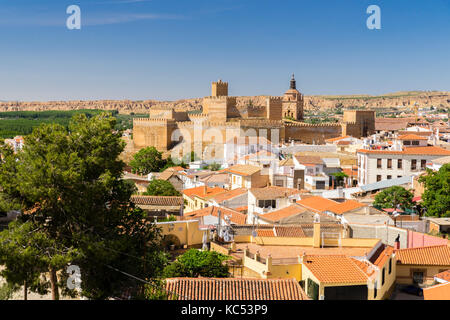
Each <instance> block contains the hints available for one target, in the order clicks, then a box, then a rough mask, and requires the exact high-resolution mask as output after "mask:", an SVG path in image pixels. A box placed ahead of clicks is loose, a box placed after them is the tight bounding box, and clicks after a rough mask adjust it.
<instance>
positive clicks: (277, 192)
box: [250, 186, 301, 200]
mask: <svg viewBox="0 0 450 320" xmlns="http://www.w3.org/2000/svg"><path fill="white" fill-rule="evenodd" d="M250 192H251V193H252V194H253V195H254V196H255V197H256V199H258V200H270V199H277V198H285V197H290V196H293V195H296V194H300V193H301V191H300V190H297V189H292V188H284V187H277V186H268V187H264V188H250Z"/></svg>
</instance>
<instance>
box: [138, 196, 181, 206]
mask: <svg viewBox="0 0 450 320" xmlns="http://www.w3.org/2000/svg"><path fill="white" fill-rule="evenodd" d="M131 202H133V203H134V204H136V205H154V206H182V205H183V204H184V200H183V197H164V196H131Z"/></svg>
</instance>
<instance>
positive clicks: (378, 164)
mask: <svg viewBox="0 0 450 320" xmlns="http://www.w3.org/2000/svg"><path fill="white" fill-rule="evenodd" d="M377 169H381V159H377Z"/></svg>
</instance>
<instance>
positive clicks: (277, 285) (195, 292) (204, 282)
mask: <svg viewBox="0 0 450 320" xmlns="http://www.w3.org/2000/svg"><path fill="white" fill-rule="evenodd" d="M166 290H167V291H168V292H170V293H171V294H173V296H174V298H175V299H178V300H308V297H307V296H306V294H305V292H304V291H303V290H302V288H301V287H300V285H299V283H298V282H297V281H296V280H295V279H236V278H172V279H167V280H166Z"/></svg>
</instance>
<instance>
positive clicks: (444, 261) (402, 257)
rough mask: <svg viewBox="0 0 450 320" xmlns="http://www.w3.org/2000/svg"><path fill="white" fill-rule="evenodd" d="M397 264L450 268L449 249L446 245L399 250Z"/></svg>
mask: <svg viewBox="0 0 450 320" xmlns="http://www.w3.org/2000/svg"><path fill="white" fill-rule="evenodd" d="M397 263H398V264H411V265H436V266H450V247H449V246H446V245H441V246H430V247H419V248H408V249H400V250H398V251H397Z"/></svg>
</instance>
